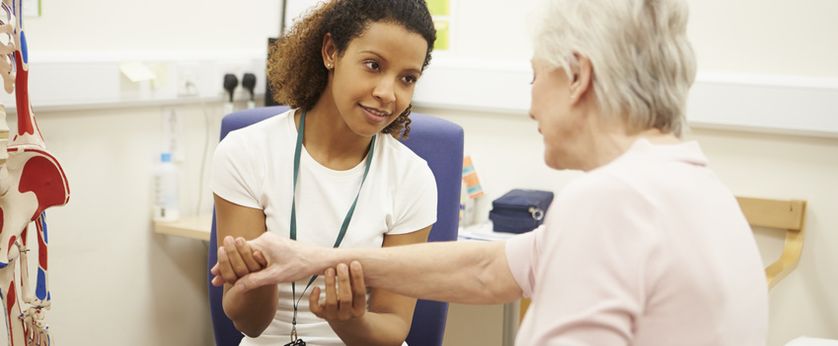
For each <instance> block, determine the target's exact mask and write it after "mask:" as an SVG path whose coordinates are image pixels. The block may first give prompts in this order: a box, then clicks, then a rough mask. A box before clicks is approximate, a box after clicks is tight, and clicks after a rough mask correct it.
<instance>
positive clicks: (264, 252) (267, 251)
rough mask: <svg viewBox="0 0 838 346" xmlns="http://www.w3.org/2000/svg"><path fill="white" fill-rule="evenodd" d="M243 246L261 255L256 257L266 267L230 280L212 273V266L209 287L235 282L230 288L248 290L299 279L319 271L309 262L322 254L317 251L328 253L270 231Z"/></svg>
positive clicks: (215, 272) (217, 273) (216, 272)
mask: <svg viewBox="0 0 838 346" xmlns="http://www.w3.org/2000/svg"><path fill="white" fill-rule="evenodd" d="M247 244H248V245H249V246H250V247H251V248H252V249H253V251H254V253H255V252H258V253H260V254H261V255H260V256H261V257H262V258H263V259H264V261H265V262H264V263H265V264H266V266H265V267H264V268H263V269H261V270H258V271H251V272H250V273H248V274H246V275H244V276H243V277H237V278H235V280H232V281H231V280H229V279H228V277H225V276H224V275H223V272H219V271H216V268H215V267H213V270H212V274H213V275H215V277H214V278H213V280H212V281H213V284H215V283H216V282H220V283H221V284H223V283H228V284H233V283H235V286H234V287H233V289H235V290H241V291H249V290H252V289H254V288H258V287H262V286H267V285H276V284H279V283H287V282H292V281H296V280H301V279H303V278H307V277H308V276H311V275H312V274H314V273H318V272H320V271H322V270H323V267H320V269H317V268H318V267H316V266H315V264H316V263H313V262H312V260H313V259H317V258H320V257H322V254H319V253H318V251H320V252H322V251H327V250H331V249H326V248H315V247H311V246H306V245H303V244H300V243H298V242H296V241H293V240H290V239H288V238H284V237H281V236H278V235H276V234H274V233H272V232H265V233H263V234H262V235H260V236H259V237H258V238H256V239H253V240H250V241H248V242H247ZM225 247H226V243H225ZM318 255H321V256H318ZM216 266H218V265H216ZM219 274H222V275H219Z"/></svg>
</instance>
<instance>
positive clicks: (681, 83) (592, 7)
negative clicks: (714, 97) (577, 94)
mask: <svg viewBox="0 0 838 346" xmlns="http://www.w3.org/2000/svg"><path fill="white" fill-rule="evenodd" d="M543 9H544V11H543V12H542V15H543V18H542V19H541V21H540V23H538V24H537V25H538V27H537V28H536V31H535V35H534V39H535V42H534V47H535V55H534V58H535V59H539V60H541V61H544V62H545V63H547V64H548V65H550V66H551V67H562V68H564V70H565V72H567V73H568V74H569V73H570V71H571V70H570V69H571V67H573V66H574V64H575V58H574V55H575V54H578V55H582V56H585V57H587V58H588V59H590V61H591V65H592V66H593V67H592V68H593V87H594V92H595V94H596V97H597V102H598V105H599V107H600V110H601V111H602V113H603V114H604V115H605V116H612V117H614V116H625V117H626V120H627V122H628V126H629V130H632V131H641V130H646V129H651V128H657V129H660V130H661V131H662V132H665V133H670V132H671V133H674V134H675V135H677V136H680V135H681V133H682V131H683V128H684V127H686V124H685V123H686V119H685V114H684V113H685V108H686V101H687V94H688V92H689V89H690V86H691V85H692V83H693V80H694V79H695V70H696V67H695V56H694V53H693V50H692V46H691V45H690V43H689V41H688V40H687V17H688V15H689V11H688V9H687V4H686V3H685V1H684V0H547V2H546V4H545V6H544V7H543Z"/></svg>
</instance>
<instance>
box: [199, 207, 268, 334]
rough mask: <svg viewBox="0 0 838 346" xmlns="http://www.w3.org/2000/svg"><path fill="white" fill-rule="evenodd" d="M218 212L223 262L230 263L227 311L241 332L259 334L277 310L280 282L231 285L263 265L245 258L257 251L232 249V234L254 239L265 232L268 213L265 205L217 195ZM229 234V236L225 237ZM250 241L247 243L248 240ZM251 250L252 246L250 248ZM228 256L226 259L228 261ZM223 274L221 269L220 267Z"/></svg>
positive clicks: (225, 293)
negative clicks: (255, 205) (241, 286)
mask: <svg viewBox="0 0 838 346" xmlns="http://www.w3.org/2000/svg"><path fill="white" fill-rule="evenodd" d="M214 198H215V215H216V236H217V239H216V240H217V241H218V245H219V254H218V255H219V262H224V263H227V264H228V265H229V266H228V268H231V269H232V272H231V270H226V271H227V273H226V275H225V276H227V278H224V281H225V282H228V283H227V284H225V285H224V296H223V299H222V306H223V308H224V313H225V314H226V315H227V317H228V318H230V320H232V321H233V325H234V326H235V327H236V329H238V330H239V331H240V332H242V333H244V334H245V335H247V336H250V337H257V336H259V335H260V334H262V332H263V331H264V330H265V329H266V328H267V327H268V325H270V323H271V320H273V317H274V314H276V309H277V300H278V294H279V292H278V289H277V286H276V285H265V286H262V287H259V288H256V289H253V290H249V291H242V290H234V289H231V288H232V287H233V286H232V285H231V284H229V283H230V282H235V280H236V279H238V278H240V277H243V276H245V275H247V274H248V273H250V272H251V271H254V270H259V269H261V268H260V267H261V266H259V264H258V263H256V264H255V265H256V266H258V267H254V262H253V258H252V257H251V258H242V257H246V256H247V255H251V254H252V252H253V251H237V250H235V251H231V250H233V249H232V248H235V247H236V246H237V245H235V243H232V242H233V239H232V238H238V237H243V238H244V239H254V238H257V237H259V236H260V235H261V234H265V229H266V228H265V214H264V212H263V211H262V210H261V209H254V208H247V207H243V206H240V205H237V204H233V203H230V202H229V201H227V200H225V199H223V198H221V197H218V196H217V195H215V196H214ZM225 238H226V239H225ZM245 244H247V243H245ZM248 250H249V248H248ZM225 259H226V261H225ZM217 272H219V274H220V271H217Z"/></svg>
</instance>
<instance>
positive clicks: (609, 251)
mask: <svg viewBox="0 0 838 346" xmlns="http://www.w3.org/2000/svg"><path fill="white" fill-rule="evenodd" d="M506 254H507V259H508V263H509V267H510V269H511V271H512V273H513V276H514V277H515V280H516V281H517V283H518V285H519V286H520V287H521V289H522V290H523V291H524V295H525V296H530V297H532V305H531V306H530V308H529V310H528V311H527V314H526V316H525V317H524V321H523V323H522V325H521V328H520V330H519V332H518V336H517V339H516V344H517V345H521V346H529V345H636V346H648V345H661V346H664V345H666V346H670V345H679V346H690V345H695V346H698V345H701V346H711V345H712V346H756V345H759V346H764V345H765V337H766V332H767V324H768V285H767V283H766V279H765V274H764V272H763V268H762V263H761V259H760V255H759V252H758V250H757V247H756V243H755V241H754V237H753V234H752V233H751V229H750V227H749V226H748V223H747V221H746V220H745V217H744V216H743V215H742V212H741V211H740V209H739V205H738V204H737V202H736V199H735V198H734V197H733V195H732V194H731V192H730V191H729V190H728V189H727V188H726V187H725V186H723V185H722V183H721V182H720V181H719V179H718V177H716V175H715V174H714V173H713V172H712V171H711V170H710V169H709V168H707V159H706V158H705V157H704V154H702V152H701V149H700V148H699V146H698V144H697V143H695V142H689V143H682V144H676V145H653V144H651V143H649V142H648V141H647V140H645V139H641V140H638V141H637V142H636V143H634V145H632V147H631V148H630V149H629V150H628V152H626V153H625V154H624V155H622V156H621V157H619V158H618V159H616V160H614V161H613V162H611V163H609V164H607V165H605V166H603V167H600V168H599V169H596V170H593V171H591V172H589V173H588V174H586V175H585V176H583V177H582V178H580V179H578V180H576V181H574V182H572V183H571V184H569V185H568V186H567V187H565V189H564V190H563V191H561V193H560V194H559V195H558V196H557V198H556V201H555V204H554V205H553V206H552V207H551V208H550V212H549V213H548V219H547V221H546V227H545V228H544V229H542V230H537V231H534V232H531V233H528V234H525V235H521V236H517V237H515V238H512V239H510V240H509V241H508V242H507V244H506Z"/></svg>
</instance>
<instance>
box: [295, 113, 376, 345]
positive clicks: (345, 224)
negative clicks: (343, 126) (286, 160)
mask: <svg viewBox="0 0 838 346" xmlns="http://www.w3.org/2000/svg"><path fill="white" fill-rule="evenodd" d="M305 129H306V112H305V111H303V113H302V114H301V115H300V128H299V129H298V130H297V147H296V149H294V191H293V193H294V195H293V196H292V198H291V239H292V240H297V175H298V174H299V172H300V152H302V149H303V136H304V135H305ZM375 138H376V136H372V139H371V140H370V146H369V153H368V154H367V160H366V163H365V164H364V165H365V167H364V177H363V178H361V186H359V187H358V193H357V194H356V195H355V200H354V201H353V202H352V206H351V207H349V211H348V212H346V216H345V217H344V218H343V224H342V225H341V226H340V233H338V237H337V239H335V244H334V245H332V247H335V248H336V247H339V246H340V243H341V242H342V241H343V237H344V236H345V235H346V229H347V228H349V221H351V220H352V214H353V213H354V212H355V205H357V204H358V196H360V195H361V188H362V187H363V186H364V181H366V180H367V174H368V173H369V172H370V165H371V164H372V156H373V154H374V153H375ZM316 279H317V275H313V276H312V277H311V279H309V280H308V284H307V285H306V288H305V289H303V292H302V294H301V295H300V299H297V300H296V301H293V300H294V298H295V297H296V295H297V293H296V285H295V283H294V282H291V300H292V302H293V306H294V316H293V318H292V320H291V339H292V340H291V341H295V340H296V339H297V306H299V304H300V300H301V299H303V296H305V292H306V290H308V288H309V287H311V284H312V283H314V280H316Z"/></svg>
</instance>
